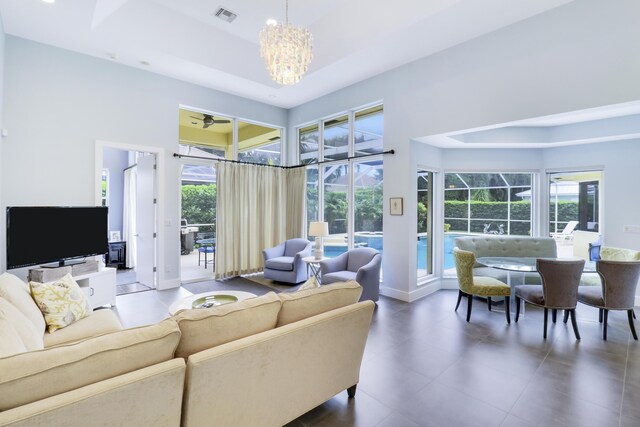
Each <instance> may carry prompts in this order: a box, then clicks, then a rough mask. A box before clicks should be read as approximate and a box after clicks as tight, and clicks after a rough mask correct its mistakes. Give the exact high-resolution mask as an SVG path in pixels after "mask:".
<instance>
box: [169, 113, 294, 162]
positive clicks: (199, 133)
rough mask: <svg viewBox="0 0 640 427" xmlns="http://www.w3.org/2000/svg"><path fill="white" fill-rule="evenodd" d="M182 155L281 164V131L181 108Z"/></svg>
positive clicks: (180, 134)
mask: <svg viewBox="0 0 640 427" xmlns="http://www.w3.org/2000/svg"><path fill="white" fill-rule="evenodd" d="M178 137H179V140H180V154H187V155H191V156H197V157H209V158H212V159H216V158H222V159H229V160H240V161H243V162H250V163H260V164H267V165H280V164H281V152H282V148H281V147H282V142H281V139H282V129H280V128H276V127H274V126H268V125H262V124H257V123H251V122H248V121H243V120H239V119H236V118H233V117H224V116H220V115H214V114H207V113H201V112H196V111H190V110H186V109H180V112H179V132H178Z"/></svg>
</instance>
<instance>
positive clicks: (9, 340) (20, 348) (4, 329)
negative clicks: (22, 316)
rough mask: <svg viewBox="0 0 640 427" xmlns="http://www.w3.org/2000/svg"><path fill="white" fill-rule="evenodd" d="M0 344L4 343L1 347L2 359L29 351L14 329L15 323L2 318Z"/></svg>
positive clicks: (0, 322)
mask: <svg viewBox="0 0 640 427" xmlns="http://www.w3.org/2000/svg"><path fill="white" fill-rule="evenodd" d="M0 343H2V345H0V357H7V356H13V355H14V354H18V353H24V352H25V351H27V348H26V347H25V346H24V344H23V343H22V339H21V338H20V335H18V332H17V331H16V329H15V328H14V327H13V323H11V322H10V321H8V320H7V319H4V318H0Z"/></svg>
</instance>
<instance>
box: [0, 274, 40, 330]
mask: <svg viewBox="0 0 640 427" xmlns="http://www.w3.org/2000/svg"><path fill="white" fill-rule="evenodd" d="M0 297H2V298H4V299H6V300H7V301H9V302H10V303H11V304H13V306H14V307H15V308H17V309H18V310H20V311H21V312H22V314H24V315H25V316H27V319H29V320H30V321H31V323H33V325H34V326H35V327H36V330H37V331H38V332H39V333H42V334H44V330H45V328H46V324H45V322H44V317H43V316H42V312H41V311H40V309H39V308H38V306H37V305H36V303H35V301H34V300H33V298H32V297H31V293H30V292H29V286H28V285H27V284H26V283H25V282H23V281H22V280H20V278H18V277H16V276H14V275H13V274H10V273H2V274H0Z"/></svg>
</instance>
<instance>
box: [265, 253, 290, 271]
mask: <svg viewBox="0 0 640 427" xmlns="http://www.w3.org/2000/svg"><path fill="white" fill-rule="evenodd" d="M264 266H265V267H266V268H270V269H272V270H280V271H293V257H290V256H279V257H275V258H271V259H268V260H266V261H265V263H264Z"/></svg>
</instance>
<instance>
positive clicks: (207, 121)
mask: <svg viewBox="0 0 640 427" xmlns="http://www.w3.org/2000/svg"><path fill="white" fill-rule="evenodd" d="M203 116H204V118H203V119H201V118H200V117H194V116H189V117H191V118H192V119H196V120H200V121H201V122H202V123H203V124H204V126H202V129H206V128H208V127H209V126H211V125H215V124H217V123H231V120H215V119H214V118H213V116H212V115H211V114H203Z"/></svg>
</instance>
